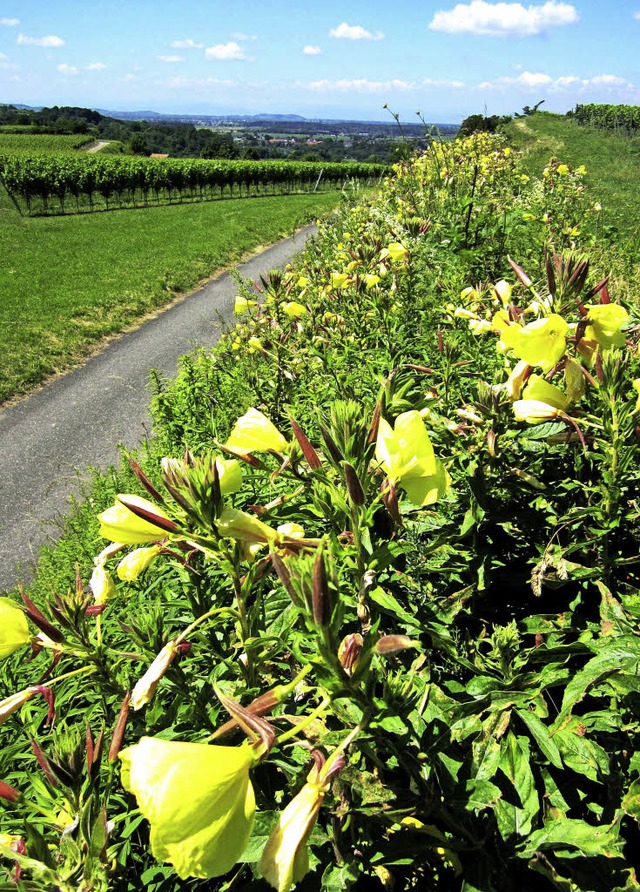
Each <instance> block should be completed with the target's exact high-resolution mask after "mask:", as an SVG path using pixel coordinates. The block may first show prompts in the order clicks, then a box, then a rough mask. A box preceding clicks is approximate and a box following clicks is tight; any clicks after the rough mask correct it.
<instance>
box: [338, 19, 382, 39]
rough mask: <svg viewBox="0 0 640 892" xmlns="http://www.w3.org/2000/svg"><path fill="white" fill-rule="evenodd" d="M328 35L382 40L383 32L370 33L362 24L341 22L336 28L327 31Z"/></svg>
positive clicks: (340, 37) (342, 37)
mask: <svg viewBox="0 0 640 892" xmlns="http://www.w3.org/2000/svg"><path fill="white" fill-rule="evenodd" d="M329 37H337V38H338V39H339V40H382V38H383V37H384V34H383V33H382V31H376V33H375V34H372V33H371V31H367V29H366V28H363V27H362V25H347V23H346V22H342V24H340V25H338V27H337V28H332V29H331V31H329Z"/></svg>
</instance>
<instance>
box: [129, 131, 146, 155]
mask: <svg viewBox="0 0 640 892" xmlns="http://www.w3.org/2000/svg"><path fill="white" fill-rule="evenodd" d="M129 151H130V152H132V153H133V154H134V155H148V154H149V147H148V145H147V141H146V139H145V138H144V136H142V134H141V133H133V134H132V135H131V139H130V140H129Z"/></svg>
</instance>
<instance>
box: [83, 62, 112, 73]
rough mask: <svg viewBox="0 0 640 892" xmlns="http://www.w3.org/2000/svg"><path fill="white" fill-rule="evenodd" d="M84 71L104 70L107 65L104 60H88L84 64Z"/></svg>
mask: <svg viewBox="0 0 640 892" xmlns="http://www.w3.org/2000/svg"><path fill="white" fill-rule="evenodd" d="M84 67H85V71H106V68H107V66H106V65H105V64H104V62H90V63H89V64H88V65H85V66H84Z"/></svg>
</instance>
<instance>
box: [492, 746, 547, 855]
mask: <svg viewBox="0 0 640 892" xmlns="http://www.w3.org/2000/svg"><path fill="white" fill-rule="evenodd" d="M500 769H501V770H502V772H503V774H504V775H505V777H506V778H507V779H508V781H509V783H510V785H511V788H512V789H511V790H509V793H506V792H505V793H503V797H502V799H499V800H498V802H497V803H496V805H495V815H496V820H497V822H498V829H499V831H500V835H501V836H502V837H503V839H509V837H512V836H527V835H528V834H529V833H531V828H532V825H533V820H534V818H535V817H536V815H537V814H538V812H539V810H540V802H539V800H538V794H537V792H536V786H535V781H534V778H533V772H532V771H531V765H530V764H529V746H528V741H527V740H526V739H525V738H522V737H517V736H516V735H515V734H514V733H513V731H509V732H508V734H507V736H506V737H505V739H504V740H503V742H502V753H501V757H500Z"/></svg>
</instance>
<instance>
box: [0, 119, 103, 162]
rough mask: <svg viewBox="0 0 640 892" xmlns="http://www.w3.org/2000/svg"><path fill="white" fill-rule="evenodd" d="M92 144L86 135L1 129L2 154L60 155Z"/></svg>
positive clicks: (0, 149) (0, 145)
mask: <svg viewBox="0 0 640 892" xmlns="http://www.w3.org/2000/svg"><path fill="white" fill-rule="evenodd" d="M91 142H92V139H91V137H90V136H87V134H86V133H80V134H78V133H74V134H66V133H33V132H32V131H31V130H30V129H29V128H24V130H22V131H20V130H18V128H17V127H16V126H13V127H12V128H11V129H8V128H7V129H5V128H3V127H0V154H5V153H8V154H14V153H16V152H17V153H19V154H21V155H22V154H27V155H29V154H36V153H37V154H46V155H52V154H59V153H67V152H71V153H74V152H76V151H77V150H78V149H79V148H81V147H82V146H86V145H89V144H90V143H91Z"/></svg>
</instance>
